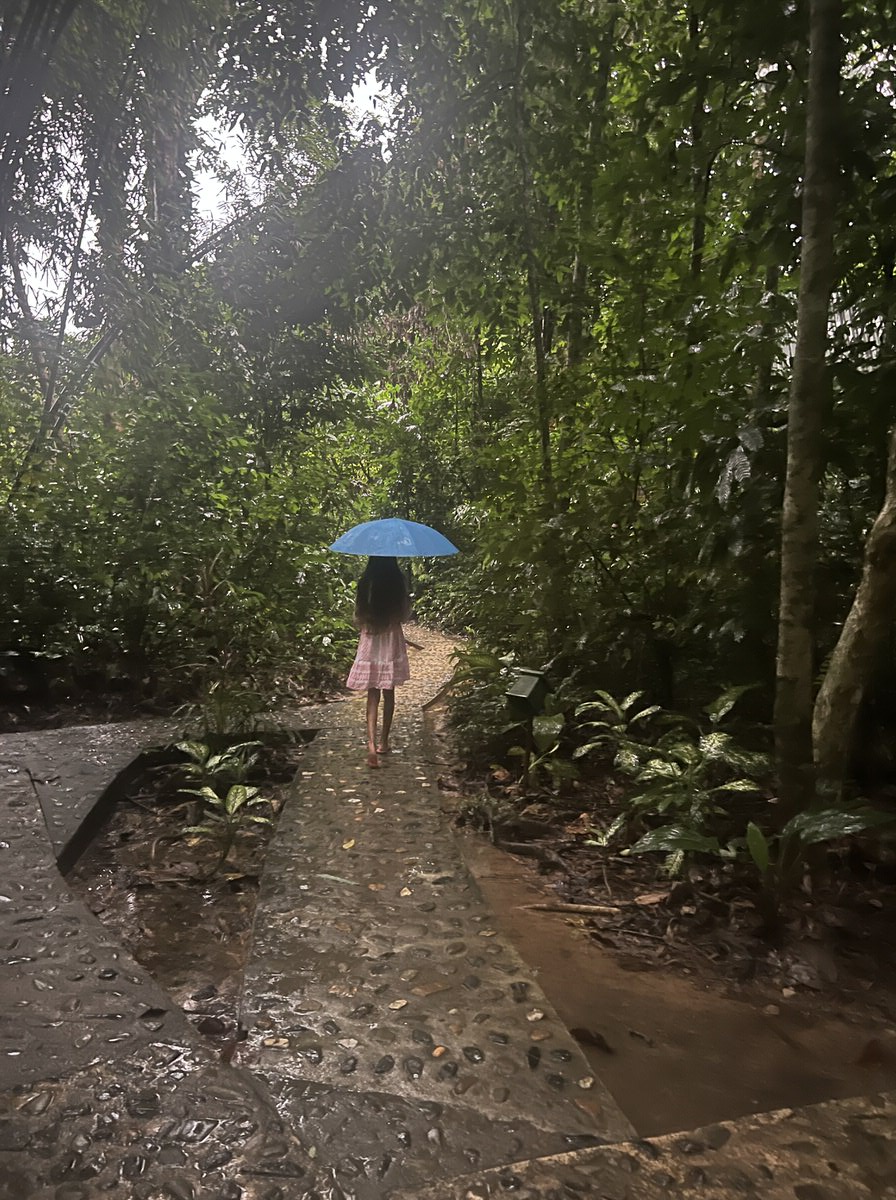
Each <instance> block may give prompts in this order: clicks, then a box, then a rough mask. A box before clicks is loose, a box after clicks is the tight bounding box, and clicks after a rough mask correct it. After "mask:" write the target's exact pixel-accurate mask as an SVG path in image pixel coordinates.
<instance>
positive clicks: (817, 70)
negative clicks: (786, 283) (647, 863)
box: [774, 0, 843, 819]
mask: <svg viewBox="0 0 896 1200" xmlns="http://www.w3.org/2000/svg"><path fill="white" fill-rule="evenodd" d="M842 7H843V6H842V0H811V3H810V6H809V80H808V88H807V94H806V151H805V171H804V178H803V197H802V249H801V254H800V285H799V302H798V313H797V338H796V349H795V352H794V359H793V380H792V384H791V389H790V402H789V406H788V417H787V473H786V479H785V485H784V509H783V514H782V528H781V592H780V608H779V616H778V622H779V624H778V658H777V687H776V694H775V714H774V718H775V747H776V755H777V764H778V774H779V780H780V788H781V801H782V805H781V815H782V818H783V819H786V818H787V816H788V815H791V814H792V813H794V812H796V811H799V810H800V809H801V808H804V807H805V806H806V805H807V804H809V803H810V802H811V801H812V798H813V796H814V780H813V769H812V761H813V759H812V701H813V680H814V655H813V652H814V632H815V620H814V618H815V569H816V557H817V549H818V496H819V492H818V488H819V477H820V474H821V467H822V458H821V455H822V446H821V430H822V421H823V415H824V412H825V408H826V403H827V398H828V396H829V387H830V384H829V380H828V378H827V371H826V355H827V348H828V323H829V320H830V303H831V293H832V291H833V288H834V283H835V260H834V222H835V212H836V205H837V192H838V169H839V164H838V159H837V146H838V145H839V140H840V139H839V131H840V126H839V117H840V103H839V97H840V69H841V58H842V46H841V33H840V22H841V15H842Z"/></svg>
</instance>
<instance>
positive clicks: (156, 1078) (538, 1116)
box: [0, 631, 893, 1200]
mask: <svg viewBox="0 0 896 1200" xmlns="http://www.w3.org/2000/svg"><path fill="white" fill-rule="evenodd" d="M413 636H414V637H415V640H417V641H420V642H421V644H422V645H423V646H424V651H423V652H422V653H420V655H419V657H418V658H417V661H416V667H417V670H416V679H415V682H414V686H412V687H409V688H407V689H403V690H402V692H400V693H399V707H398V717H397V726H396V753H395V754H394V755H393V756H391V757H390V759H389V760H387V761H388V764H389V765H386V766H383V767H382V768H381V769H380V770H378V771H371V770H369V769H368V768H367V767H366V766H365V765H364V735H363V701H358V700H355V701H349V702H346V703H342V704H335V705H330V706H326V707H325V708H322V709H319V710H308V711H305V712H303V713H301V714H299V715H297V716H296V718H295V720H296V724H298V725H305V726H306V727H318V728H321V729H322V731H323V732H322V734H321V736H320V737H319V738H318V739H316V741H315V743H314V744H313V746H312V747H311V749H310V751H309V754H308V756H307V757H306V759H305V761H304V763H303V767H302V772H301V773H300V775H299V777H298V778H297V781H296V785H295V788H294V793H293V796H292V798H291V800H290V802H289V803H288V804H287V805H286V807H285V809H284V811H283V814H282V817H281V822H280V825H279V827H278V830H277V834H276V837H275V840H274V842H273V844H272V849H271V851H270V856H269V859H268V862H267V864H266V869H265V874H264V877H263V879H262V892H261V895H260V897H259V905H258V908H257V910H256V918H255V929H254V940H253V948H252V951H251V954H250V959H249V962H248V964H247V968H246V974H245V981H244V989H243V998H242V1006H241V1007H242V1014H243V1023H244V1024H245V1026H246V1028H247V1031H248V1036H247V1038H246V1041H245V1042H244V1043H243V1044H242V1045H241V1047H240V1049H239V1051H238V1055H237V1058H236V1060H235V1062H234V1063H233V1064H232V1065H230V1064H225V1063H223V1062H221V1061H220V1060H219V1059H218V1058H217V1056H216V1055H215V1054H214V1053H213V1051H212V1050H211V1049H210V1048H209V1046H208V1044H207V1043H205V1041H204V1040H203V1039H202V1037H201V1036H200V1035H199V1034H198V1033H197V1032H196V1030H195V1029H193V1027H192V1026H191V1025H190V1023H189V1021H188V1020H187V1019H186V1017H185V1016H184V1014H183V1013H182V1012H181V1011H180V1010H179V1009H178V1008H177V1007H176V1005H175V1004H174V1003H173V1002H172V1000H171V998H170V997H169V996H168V995H167V994H166V993H165V992H164V991H163V990H162V989H161V988H160V987H159V986H158V984H156V983H155V982H154V981H153V980H152V979H151V978H150V977H149V975H148V974H147V973H146V971H145V970H144V969H143V968H141V967H140V966H139V965H138V964H137V963H135V962H134V961H133V960H132V959H131V958H130V956H129V955H128V954H127V953H126V952H125V951H124V950H123V949H122V948H121V947H120V946H119V945H117V944H116V941H115V938H114V937H113V936H112V935H111V934H109V933H108V932H107V931H106V930H104V929H103V927H102V926H101V925H100V924H99V923H98V922H97V921H96V920H95V918H94V917H93V916H92V915H91V914H90V913H89V912H88V911H87V910H86V909H85V908H84V907H83V906H82V905H81V904H80V903H79V902H78V901H76V900H75V899H74V898H73V897H72V896H71V894H70V893H69V891H68V889H67V887H66V885H65V883H64V881H63V880H62V877H61V876H60V874H59V872H58V869H57V866H56V857H57V854H58V853H59V852H62V851H64V849H65V847H66V846H67V845H68V844H69V842H70V840H71V837H72V836H73V832H74V830H75V828H76V826H77V824H78V823H79V822H80V821H81V820H82V819H83V818H84V816H85V815H86V814H88V813H89V811H90V809H91V807H92V806H91V803H90V797H91V796H93V797H94V803H95V801H96V798H97V797H98V796H99V795H100V794H101V792H102V790H103V787H104V786H105V784H106V783H107V782H108V781H109V778H110V777H111V776H112V775H114V774H117V773H118V771H119V770H120V769H121V766H122V764H123V763H124V762H125V760H126V759H128V756H130V758H133V757H134V756H135V755H136V753H137V752H138V751H139V750H140V749H143V748H144V747H145V746H146V745H147V744H152V743H153V742H154V741H157V740H158V739H159V736H160V733H161V731H159V730H155V731H152V730H148V729H147V728H146V727H145V726H130V725H116V726H104V727H94V728H93V729H90V728H87V727H80V728H79V729H78V730H66V731H60V730H52V731H46V733H45V734H22V735H7V736H5V737H3V738H2V739H0V762H2V772H3V773H2V775H0V870H2V876H0V878H2V883H0V959H2V968H3V982H2V995H0V1061H2V1077H0V1197H2V1200H21V1198H25V1197H27V1198H28V1200H32V1198H33V1200H45V1198H46V1200H88V1198H91V1197H94V1196H101V1195H108V1196H114V1197H121V1198H125V1197H127V1198H130V1197H133V1198H134V1200H160V1198H165V1197H171V1198H173V1200H218V1198H220V1200H241V1198H243V1197H245V1198H247V1200H287V1198H289V1200H324V1198H326V1200H339V1198H340V1197H343V1198H348V1197H355V1198H356V1200H365V1198H368V1197H369V1198H370V1200H374V1198H380V1197H381V1198H383V1200H386V1198H387V1197H390V1196H398V1195H402V1196H405V1197H410V1196H414V1197H417V1198H419V1200H423V1197H424V1196H429V1195H430V1194H431V1195H432V1196H433V1197H435V1196H445V1197H448V1196H452V1197H453V1196H458V1197H460V1196H464V1197H466V1198H467V1200H469V1198H470V1197H475V1196H477V1195H480V1194H481V1195H483V1196H490V1195H499V1194H505V1193H506V1192H508V1191H511V1192H514V1193H515V1194H518V1195H520V1196H524V1195H525V1196H536V1195H538V1196H545V1197H547V1196H557V1197H566V1196H569V1197H572V1196H586V1195H598V1194H599V1195H605V1196H616V1195H619V1196H620V1197H628V1196H629V1195H631V1196H634V1195H638V1196H643V1197H650V1196H652V1195H654V1194H656V1195H659V1192H658V1191H656V1190H655V1189H654V1191H650V1190H648V1189H647V1186H646V1184H647V1181H648V1180H649V1181H650V1186H651V1187H654V1184H655V1182H656V1180H659V1178H660V1175H661V1174H662V1173H661V1172H659V1169H658V1168H657V1171H655V1172H654V1175H655V1176H656V1179H654V1176H652V1175H650V1173H649V1171H648V1170H647V1169H646V1168H642V1167H641V1166H637V1167H635V1166H632V1164H633V1163H635V1164H640V1163H642V1161H643V1163H645V1164H650V1163H655V1162H660V1161H662V1162H665V1163H666V1164H667V1169H666V1173H665V1175H664V1176H663V1178H667V1179H669V1180H672V1183H670V1184H669V1187H670V1188H673V1185H674V1187H680V1186H684V1184H680V1180H685V1181H686V1180H687V1179H692V1180H694V1179H697V1178H698V1177H697V1176H694V1175H693V1171H694V1170H695V1169H697V1168H699V1169H700V1170H706V1171H711V1170H714V1169H715V1167H713V1166H708V1167H704V1166H703V1165H702V1160H700V1159H699V1158H698V1157H695V1155H697V1154H698V1151H696V1150H693V1148H691V1149H688V1148H687V1147H684V1146H683V1145H682V1144H681V1143H680V1141H679V1142H678V1143H674V1142H671V1141H670V1142H668V1145H667V1143H666V1141H664V1140H663V1139H659V1140H658V1141H657V1142H655V1143H652V1144H651V1145H650V1146H648V1145H647V1144H646V1143H638V1144H634V1143H630V1144H629V1145H628V1146H623V1147H620V1148H618V1149H615V1150H612V1151H611V1150H610V1149H608V1148H604V1149H601V1148H600V1144H601V1143H604V1142H628V1141H629V1140H630V1139H631V1138H632V1130H631V1127H630V1125H629V1124H628V1122H627V1120H626V1119H625V1117H624V1116H623V1115H622V1113H621V1111H620V1110H619V1108H618V1107H617V1105H616V1104H615V1102H614V1101H613V1099H612V1098H611V1096H610V1095H609V1093H608V1092H607V1091H606V1089H605V1088H604V1087H603V1085H602V1083H601V1082H600V1080H599V1079H598V1078H596V1076H595V1075H594V1072H593V1071H592V1069H591V1068H590V1067H589V1065H588V1063H587V1061H586V1060H585V1059H584V1057H583V1056H582V1054H581V1051H580V1050H579V1048H578V1046H577V1045H576V1043H575V1042H574V1041H573V1040H572V1039H571V1037H570V1035H569V1034H568V1032H567V1031H566V1029H565V1027H564V1026H563V1025H562V1023H561V1021H560V1020H559V1018H558V1017H557V1015H556V1013H555V1012H554V1010H553V1008H552V1007H551V1006H550V1005H549V1004H548V1003H547V1001H546V1000H545V998H544V996H543V994H542V993H541V991H540V989H539V987H538V984H537V983H536V981H535V980H534V978H533V977H532V974H531V972H529V971H528V969H527V968H526V967H525V966H524V965H523V963H522V962H521V961H520V959H519V958H518V957H517V955H516V953H515V952H514V951H513V950H512V948H511V947H510V945H509V943H508V942H507V941H506V940H505V939H504V937H502V935H501V934H500V933H499V931H498V930H497V928H496V926H495V924H494V921H493V920H492V916H491V913H490V911H489V909H488V908H487V906H486V905H485V903H484V902H483V900H482V897H481V896H480V894H479V892H478V890H477V888H476V885H475V884H474V882H473V880H472V879H471V877H470V876H469V874H468V872H467V870H466V868H465V866H464V864H463V861H462V859H461V857H460V855H459V853H458V849H457V846H456V844H455V842H454V838H453V834H452V831H451V827H450V822H449V821H448V819H447V818H446V817H445V816H444V815H443V814H442V812H441V811H440V803H439V798H438V791H437V788H436V786H435V778H434V775H435V773H436V772H437V770H438V764H437V762H431V761H429V760H430V759H431V758H432V757H433V755H434V751H433V750H432V748H431V747H427V746H426V744H425V742H424V741H423V740H422V730H421V721H420V715H419V714H420V704H421V702H422V700H424V699H425V698H426V697H427V696H428V695H431V694H433V693H434V692H435V691H436V690H437V689H438V686H439V685H440V684H441V682H442V680H443V678H444V675H445V674H446V671H447V666H448V660H447V652H448V649H449V648H450V647H449V646H448V644H447V643H445V641H444V639H438V637H437V636H436V635H429V634H427V633H426V631H418V632H416V633H415V634H414V635H413ZM414 666H415V661H414V659H412V669H414ZM97 729H98V730H99V732H97ZM62 733H64V734H65V736H64V737H62V738H60V734H62ZM44 738H46V739H47V740H46V742H44V741H43V740H42V739H44ZM78 739H81V740H80V741H79V740H78ZM55 755H59V756H60V757H59V758H58V759H57V758H56V757H54V756H55ZM29 772H30V775H29ZM37 775H39V776H41V777H42V778H45V780H46V781H50V780H52V781H53V782H52V784H50V783H49V782H46V783H44V784H41V785H39V786H40V787H42V786H52V787H53V788H54V789H56V791H55V792H54V793H52V794H51V798H50V799H49V802H48V803H46V804H45V807H44V810H42V807H41V805H40V804H39V803H38V788H35V786H34V785H33V783H32V778H31V777H34V776H37ZM53 797H55V799H54V798H53ZM44 799H45V801H46V799H47V798H46V797H44ZM57 801H58V802H57ZM47 809H48V810H49V813H50V816H49V820H48V821H47V823H45V820H44V811H46V810H47ZM48 829H49V830H50V833H48ZM863 1103H864V1105H865V1107H864V1108H863V1109H861V1110H859V1109H857V1108H856V1107H855V1105H853V1108H847V1107H843V1108H838V1107H837V1106H825V1107H826V1112H827V1113H828V1114H829V1115H828V1116H827V1117H826V1122H827V1123H824V1122H822V1123H821V1124H820V1125H819V1126H818V1128H819V1129H820V1130H821V1133H819V1134H818V1135H817V1136H816V1137H815V1138H814V1140H813V1139H810V1138H809V1137H808V1135H807V1136H806V1138H805V1151H804V1152H805V1155H809V1154H812V1155H815V1154H816V1153H827V1154H828V1159H829V1160H830V1161H834V1162H835V1163H836V1162H840V1161H841V1159H842V1160H844V1163H847V1162H848V1163H850V1164H851V1163H852V1160H853V1159H855V1158H856V1156H858V1159H860V1160H861V1163H862V1164H863V1165H862V1170H864V1171H866V1173H867V1171H873V1170H874V1169H876V1167H875V1164H876V1163H877V1162H878V1158H876V1157H875V1156H876V1155H878V1156H879V1155H880V1154H882V1153H884V1151H889V1149H891V1146H890V1142H889V1141H887V1139H888V1138H891V1137H892V1127H893V1125H892V1120H890V1124H889V1132H881V1131H882V1130H886V1128H887V1126H886V1124H885V1122H886V1120H887V1119H888V1118H890V1117H891V1116H892V1112H891V1107H890V1105H891V1102H890V1101H887V1100H882V1101H873V1100H868V1101H867V1102H863ZM875 1106H877V1107H875ZM807 1111H809V1110H807ZM797 1118H798V1119H799V1120H800V1121H804V1120H805V1121H810V1119H811V1118H809V1117H806V1118H803V1117H802V1116H801V1115H800V1114H798V1115H797ZM875 1121H877V1122H878V1124H877V1125H875V1124H874V1122H875ZM856 1122H858V1124H856ZM720 1128H721V1127H720ZM766 1128H767V1127H766V1126H765V1125H761V1124H760V1125H759V1126H756V1128H755V1129H754V1128H753V1126H752V1125H750V1124H749V1123H744V1124H742V1125H736V1126H734V1127H732V1129H736V1130H740V1129H743V1130H744V1131H745V1133H744V1138H745V1145H753V1146H755V1145H757V1144H760V1143H761V1142H762V1138H763V1137H764V1136H765V1134H764V1133H763V1130H764V1129H766ZM768 1128H772V1126H768ZM775 1128H776V1127H775ZM800 1129H801V1130H802V1126H800ZM859 1130H862V1131H864V1133H863V1134H862V1136H859V1132H857V1131H859ZM865 1134H868V1136H867V1137H865ZM768 1136H772V1135H771V1134H769V1135H768ZM800 1136H801V1137H802V1134H801V1135H800ZM729 1138H731V1140H733V1138H732V1135H730V1134H729V1137H728V1138H726V1139H725V1141H726V1142H727V1141H728V1140H729ZM750 1138H752V1139H753V1141H752V1142H750V1141H749V1139H750ZM875 1138H876V1139H877V1140H875ZM825 1139H827V1141H826V1140H825ZM869 1139H870V1140H869ZM881 1139H883V1140H881ZM791 1143H792V1145H791V1147H790V1150H789V1151H788V1153H789V1155H790V1157H789V1158H788V1159H787V1166H786V1170H789V1171H791V1174H792V1173H793V1171H794V1170H796V1169H797V1168H799V1170H802V1169H803V1164H802V1155H803V1153H804V1152H803V1151H801V1150H800V1149H799V1145H800V1144H801V1143H800V1139H799V1138H797V1139H796V1140H794V1139H793V1138H791ZM700 1145H701V1146H702V1142H701V1143H700ZM794 1147H796V1148H794ZM826 1147H828V1148H826ZM699 1153H704V1150H700V1151H699ZM689 1155H690V1157H688V1156H689ZM614 1156H617V1157H614ZM844 1156H846V1158H845V1159H844ZM850 1156H852V1157H851V1158H850ZM891 1158H892V1156H891ZM782 1161H783V1160H782ZM806 1169H808V1168H806ZM850 1169H852V1167H851V1166H850ZM650 1170H651V1171H652V1170H653V1167H650ZM781 1170H782V1171H784V1170H785V1168H782V1169H781ZM620 1171H622V1172H623V1174H622V1175H620V1174H619V1172H620ZM842 1171H843V1178H844V1179H847V1178H849V1179H850V1180H852V1179H853V1178H854V1177H855V1178H856V1179H858V1178H859V1176H857V1175H855V1176H854V1175H848V1174H847V1173H846V1171H847V1165H844V1166H843V1167H842ZM626 1172H627V1174H626ZM637 1172H641V1175H640V1183H643V1184H644V1185H645V1186H644V1188H643V1189H642V1190H640V1191H637V1192H635V1191H631V1190H629V1191H624V1190H620V1189H621V1188H622V1187H623V1184H625V1185H626V1186H628V1185H630V1184H631V1183H632V1180H633V1179H634V1177H635V1174H636V1173H637ZM688 1172H691V1174H688ZM879 1177H880V1181H881V1185H882V1186H889V1181H888V1180H887V1178H886V1176H885V1173H883V1172H879ZM738 1178H740V1177H738ZM779 1178H782V1179H783V1175H780V1174H779ZM719 1179H720V1180H722V1176H721V1175H720V1176H719ZM726 1179H727V1181H723V1182H720V1183H719V1187H718V1188H716V1190H715V1191H712V1190H707V1191H706V1192H705V1193H704V1194H706V1195H708V1196H709V1195H717V1196H723V1195H725V1196H727V1195H735V1194H743V1189H741V1191H740V1192H739V1191H738V1186H739V1185H738V1184H737V1180H736V1179H735V1177H734V1176H731V1177H730V1178H727V1177H726ZM596 1181H599V1183H598V1182H596ZM639 1186H640V1184H639ZM656 1186H659V1184H657V1185H656ZM688 1186H691V1185H688ZM812 1186H813V1187H815V1186H816V1184H815V1182H813V1184H812ZM819 1186H820V1185H819ZM597 1187H599V1189H600V1190H599V1191H598V1190H595V1188H597ZM476 1188H479V1189H480V1191H476V1190H475V1189H476ZM428 1189H434V1190H428ZM481 1189H486V1190H481ZM489 1189H490V1190H489ZM614 1189H615V1190H614ZM719 1189H721V1190H719ZM670 1194H682V1195H683V1194H685V1193H684V1192H683V1191H679V1193H676V1192H675V1191H674V1190H672V1191H671V1192H670ZM746 1194H749V1193H746ZM757 1194H759V1193H757ZM762 1194H764V1195H772V1194H773V1193H772V1192H771V1191H766V1192H765V1193H762ZM774 1194H778V1193H774ZM780 1194H781V1195H782V1196H783V1195H784V1194H785V1193H784V1192H781V1193H780ZM786 1194H787V1195H788V1196H790V1195H794V1196H798V1197H799V1198H800V1200H827V1196H828V1194H829V1193H828V1192H825V1191H818V1192H816V1191H811V1192H810V1191H806V1190H803V1191H800V1190H796V1191H793V1190H792V1191H791V1192H788V1193H786ZM830 1194H831V1195H832V1196H833V1195H856V1196H862V1195H865V1194H866V1193H864V1192H862V1191H854V1192H853V1191H845V1192H844V1191H841V1192H839V1193H837V1192H834V1193H830ZM878 1194H880V1195H882V1196H883V1195H887V1194H888V1193H886V1192H884V1191H881V1192H879V1193H878Z"/></svg>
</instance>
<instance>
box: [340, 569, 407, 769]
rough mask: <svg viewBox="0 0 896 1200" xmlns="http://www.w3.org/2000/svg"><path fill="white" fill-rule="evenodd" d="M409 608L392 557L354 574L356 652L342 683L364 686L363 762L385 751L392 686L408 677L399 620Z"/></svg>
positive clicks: (370, 763) (373, 761)
mask: <svg viewBox="0 0 896 1200" xmlns="http://www.w3.org/2000/svg"><path fill="white" fill-rule="evenodd" d="M410 613H411V602H410V597H409V595H408V585H407V581H406V580H405V577H404V574H403V572H402V570H401V568H400V567H399V565H398V561H397V559H395V558H384V557H373V558H369V559H368V560H367V566H366V567H365V568H364V573H363V575H362V576H361V578H360V579H359V580H358V592H357V597H356V600H355V624H356V625H357V627H358V629H359V630H360V632H361V636H360V638H359V640H358V652H357V654H356V655H355V661H354V663H353V664H352V669H351V671H349V675H348V679H347V680H346V686H348V687H350V688H352V689H353V690H354V691H363V690H364V689H365V688H366V689H367V765H368V767H378V766H379V765H380V760H379V756H380V755H381V754H388V753H389V733H390V731H391V729H392V717H393V715H394V713H395V688H396V685H397V684H401V683H406V682H407V680H408V679H410V677H411V671H410V666H409V664H408V651H407V644H406V642H405V637H404V631H403V630H402V628H401V626H402V622H403V621H407V619H408V618H409V616H410ZM380 693H382V697H383V727H382V734H381V735H380V736H379V737H377V724H378V720H379V705H380Z"/></svg>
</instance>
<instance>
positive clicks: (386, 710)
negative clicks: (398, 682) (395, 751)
mask: <svg viewBox="0 0 896 1200" xmlns="http://www.w3.org/2000/svg"><path fill="white" fill-rule="evenodd" d="M394 715H395V688H383V736H382V737H381V738H380V742H379V745H378V746H377V750H378V751H379V753H380V754H388V753H389V731H390V730H391V728H392V717H393V716H394Z"/></svg>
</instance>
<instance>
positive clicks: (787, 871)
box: [743, 805, 894, 921]
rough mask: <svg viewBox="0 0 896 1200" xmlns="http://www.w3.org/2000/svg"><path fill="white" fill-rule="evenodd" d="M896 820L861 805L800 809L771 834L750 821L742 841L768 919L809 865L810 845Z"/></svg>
mask: <svg viewBox="0 0 896 1200" xmlns="http://www.w3.org/2000/svg"><path fill="white" fill-rule="evenodd" d="M893 820H894V818H893V817H892V815H890V814H888V813H884V812H881V811H880V810H877V809H872V808H868V807H864V806H861V805H858V806H844V807H840V808H823V809H810V810H808V811H806V812H801V813H797V814H796V815H795V816H793V817H791V818H790V820H789V821H787V823H786V824H785V825H784V826H783V827H782V828H781V829H780V830H779V831H777V832H775V833H771V834H766V833H764V832H763V830H761V829H760V828H759V826H758V825H757V824H756V823H755V822H754V821H750V822H749V823H748V825H747V828H746V832H745V835H744V838H743V843H744V844H745V846H746V850H747V855H748V859H749V861H751V862H752V864H753V866H754V867H755V868H756V871H757V873H758V875H759V879H760V883H761V889H762V890H761V902H762V911H763V914H764V916H765V917H766V919H767V920H769V921H774V920H775V919H776V918H777V916H778V913H779V911H780V908H781V905H782V904H783V903H784V901H785V900H786V899H787V897H788V895H789V894H790V893H791V892H792V891H793V889H794V888H795V887H796V886H797V884H798V883H799V881H800V879H801V878H802V877H803V875H804V874H805V872H806V871H807V870H808V869H809V868H810V855H809V851H810V849H811V847H813V846H818V845H822V844H824V843H826V842H835V841H839V840H840V839H841V838H845V837H849V836H850V835H852V834H857V833H865V832H866V831H867V830H869V829H879V828H881V827H882V826H887V825H892V824H893Z"/></svg>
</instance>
